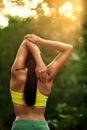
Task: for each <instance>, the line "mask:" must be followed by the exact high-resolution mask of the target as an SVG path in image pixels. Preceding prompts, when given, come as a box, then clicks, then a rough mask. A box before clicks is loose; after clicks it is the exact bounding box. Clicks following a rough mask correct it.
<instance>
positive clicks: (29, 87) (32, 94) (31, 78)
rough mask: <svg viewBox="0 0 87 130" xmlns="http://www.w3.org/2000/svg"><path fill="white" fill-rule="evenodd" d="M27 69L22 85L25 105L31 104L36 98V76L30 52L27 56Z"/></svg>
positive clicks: (34, 64)
mask: <svg viewBox="0 0 87 130" xmlns="http://www.w3.org/2000/svg"><path fill="white" fill-rule="evenodd" d="M28 60H29V61H28V65H27V66H28V67H27V68H28V71H27V78H26V83H25V87H24V101H25V103H26V105H27V106H33V105H34V104H35V99H36V89H37V78H36V73H35V67H36V63H35V60H34V58H33V56H32V55H31V54H29V57H28Z"/></svg>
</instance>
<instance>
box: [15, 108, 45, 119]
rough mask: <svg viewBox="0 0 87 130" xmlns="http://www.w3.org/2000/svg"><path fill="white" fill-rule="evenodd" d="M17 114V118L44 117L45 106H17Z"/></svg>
mask: <svg viewBox="0 0 87 130" xmlns="http://www.w3.org/2000/svg"><path fill="white" fill-rule="evenodd" d="M14 109H15V115H16V118H17V119H44V114H45V108H44V107H35V106H30V107H27V106H26V107H25V106H19V107H18V106H17V107H16V106H15V107H14Z"/></svg>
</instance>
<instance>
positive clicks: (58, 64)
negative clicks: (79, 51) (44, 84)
mask: <svg viewBox="0 0 87 130" xmlns="http://www.w3.org/2000/svg"><path fill="white" fill-rule="evenodd" d="M25 38H27V39H28V40H30V41H32V42H33V43H34V44H43V45H45V46H49V47H52V48H54V49H56V50H58V51H60V54H58V55H57V56H56V57H55V58H54V59H53V61H52V62H51V63H50V64H48V66H47V69H48V72H49V75H50V79H53V78H54V77H55V75H56V74H57V73H58V72H59V71H60V69H61V68H62V67H63V65H64V64H65V62H66V61H67V59H68V57H69V55H70V53H71V51H72V49H73V46H72V45H70V44H66V43H62V42H57V41H51V40H45V39H42V38H40V37H38V36H36V35H35V34H31V35H30V34H28V35H26V36H25Z"/></svg>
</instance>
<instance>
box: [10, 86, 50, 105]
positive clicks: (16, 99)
mask: <svg viewBox="0 0 87 130" xmlns="http://www.w3.org/2000/svg"><path fill="white" fill-rule="evenodd" d="M10 92H11V97H12V102H13V103H16V104H20V105H26V104H25V102H24V100H23V92H17V91H13V90H10ZM47 99H48V96H45V95H43V94H42V93H40V91H39V90H38V87H37V92H36V103H35V104H34V105H33V106H46V102H47Z"/></svg>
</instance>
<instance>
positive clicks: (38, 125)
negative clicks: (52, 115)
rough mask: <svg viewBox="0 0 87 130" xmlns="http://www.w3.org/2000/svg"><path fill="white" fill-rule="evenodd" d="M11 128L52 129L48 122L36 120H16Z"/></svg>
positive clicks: (14, 129)
mask: <svg viewBox="0 0 87 130" xmlns="http://www.w3.org/2000/svg"><path fill="white" fill-rule="evenodd" d="M11 130H50V129H49V127H48V124H47V122H42V121H36V120H15V121H14V122H13V125H12V128H11Z"/></svg>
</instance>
